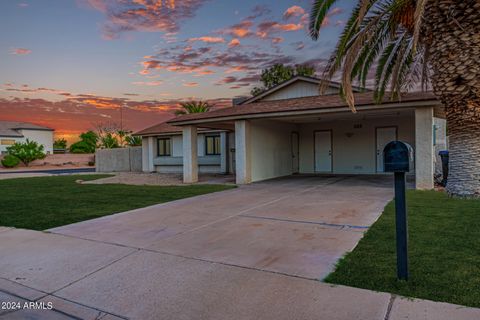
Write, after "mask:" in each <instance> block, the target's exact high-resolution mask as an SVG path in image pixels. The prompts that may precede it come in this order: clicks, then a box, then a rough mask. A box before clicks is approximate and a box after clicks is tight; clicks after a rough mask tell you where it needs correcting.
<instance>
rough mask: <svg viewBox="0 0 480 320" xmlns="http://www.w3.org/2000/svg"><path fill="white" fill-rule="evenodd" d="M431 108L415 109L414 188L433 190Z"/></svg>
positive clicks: (433, 155)
mask: <svg viewBox="0 0 480 320" xmlns="http://www.w3.org/2000/svg"><path fill="white" fill-rule="evenodd" d="M434 153H435V152H434V148H433V107H422V108H416V109H415V187H416V188H417V189H427V190H428V189H433V172H434V157H435V154H434Z"/></svg>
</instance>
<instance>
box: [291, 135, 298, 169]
mask: <svg viewBox="0 0 480 320" xmlns="http://www.w3.org/2000/svg"><path fill="white" fill-rule="evenodd" d="M299 151H300V150H299V148H298V132H292V172H293V173H298V171H299V162H298V160H299V153H300V152H299Z"/></svg>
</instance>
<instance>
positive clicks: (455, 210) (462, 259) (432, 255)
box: [325, 190, 480, 307]
mask: <svg viewBox="0 0 480 320" xmlns="http://www.w3.org/2000/svg"><path fill="white" fill-rule="evenodd" d="M407 201H408V204H407V206H408V228H409V266H410V279H409V281H408V282H405V281H398V280H396V251H395V221H394V216H395V209H394V203H393V202H391V203H389V204H388V206H387V207H386V208H385V211H384V213H383V214H382V216H381V217H380V218H379V220H378V221H377V222H376V223H375V224H374V225H373V226H372V227H371V228H370V229H369V230H368V232H367V233H366V235H365V237H364V238H363V239H362V240H361V241H360V243H359V244H358V246H357V247H356V248H355V249H354V250H353V251H352V252H350V253H348V254H347V255H346V256H345V257H344V258H343V259H342V260H340V262H339V263H338V265H337V268H336V270H335V272H333V273H331V274H330V275H329V276H328V277H327V278H326V279H325V281H326V282H329V283H334V284H342V285H347V286H352V287H359V288H365V289H372V290H377V291H385V292H391V293H396V294H400V295H404V296H408V297H415V298H423V299H429V300H434V301H444V302H450V303H455V304H460V305H466V306H472V307H480V200H462V199H451V198H448V197H447V196H446V195H445V194H444V193H441V192H435V191H413V190H411V191H408V193H407Z"/></svg>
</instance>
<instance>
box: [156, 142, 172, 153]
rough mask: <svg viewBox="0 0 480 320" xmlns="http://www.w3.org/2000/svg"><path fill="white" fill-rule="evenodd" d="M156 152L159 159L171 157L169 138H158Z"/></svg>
mask: <svg viewBox="0 0 480 320" xmlns="http://www.w3.org/2000/svg"><path fill="white" fill-rule="evenodd" d="M157 150H158V152H157V153H158V156H159V157H166V156H171V155H172V147H171V140H170V138H160V139H158V140H157Z"/></svg>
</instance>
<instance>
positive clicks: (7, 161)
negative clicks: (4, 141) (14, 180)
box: [2, 154, 20, 168]
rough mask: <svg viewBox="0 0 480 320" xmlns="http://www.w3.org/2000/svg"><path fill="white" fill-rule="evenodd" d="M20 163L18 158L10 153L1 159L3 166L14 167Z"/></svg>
mask: <svg viewBox="0 0 480 320" xmlns="http://www.w3.org/2000/svg"><path fill="white" fill-rule="evenodd" d="M19 163H20V160H18V158H17V157H15V156H12V155H11V154H7V155H6V156H5V157H4V158H3V159H2V165H3V166H4V167H5V168H14V167H16V166H18V164H19Z"/></svg>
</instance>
